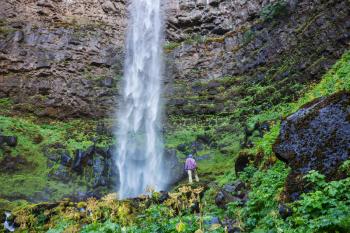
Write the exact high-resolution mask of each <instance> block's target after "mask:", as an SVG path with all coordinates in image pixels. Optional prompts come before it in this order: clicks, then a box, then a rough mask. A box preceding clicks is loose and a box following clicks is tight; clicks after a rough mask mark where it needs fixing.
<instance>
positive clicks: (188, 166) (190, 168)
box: [185, 154, 199, 184]
mask: <svg viewBox="0 0 350 233" xmlns="http://www.w3.org/2000/svg"><path fill="white" fill-rule="evenodd" d="M185 170H186V171H187V174H188V182H189V183H190V184H192V173H194V177H195V179H196V181H197V182H199V178H198V175H197V163H196V160H194V158H193V156H192V155H191V154H190V155H188V157H187V159H186V162H185Z"/></svg>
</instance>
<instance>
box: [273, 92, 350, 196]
mask: <svg viewBox="0 0 350 233" xmlns="http://www.w3.org/2000/svg"><path fill="white" fill-rule="evenodd" d="M273 151H274V152H275V154H276V156H277V158H279V159H280V160H282V161H284V162H286V163H287V164H288V165H289V166H290V167H291V168H292V171H291V173H290V174H289V177H288V178H287V183H286V194H287V196H288V198H289V199H291V200H294V199H297V198H298V196H299V194H300V193H301V192H302V191H307V190H306V187H305V185H306V183H305V181H303V178H302V177H303V176H304V175H305V174H306V173H307V172H309V171H310V170H317V171H319V172H321V173H322V174H324V175H326V178H327V180H335V179H340V178H342V174H341V173H340V171H339V169H338V167H339V166H340V165H341V164H342V163H343V161H345V160H347V159H349V157H350V93H349V92H339V93H336V94H333V95H331V96H329V97H327V98H325V97H323V98H319V99H316V100H314V101H312V102H311V103H308V104H306V105H305V106H303V107H302V108H301V109H300V110H299V111H297V112H296V113H294V114H292V115H290V116H288V117H287V118H286V119H285V120H284V121H283V122H282V125H281V131H280V135H279V136H278V138H277V140H276V143H275V145H274V147H273Z"/></svg>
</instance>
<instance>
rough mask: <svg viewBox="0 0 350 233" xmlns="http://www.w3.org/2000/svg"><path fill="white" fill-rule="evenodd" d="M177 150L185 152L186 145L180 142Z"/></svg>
mask: <svg viewBox="0 0 350 233" xmlns="http://www.w3.org/2000/svg"><path fill="white" fill-rule="evenodd" d="M176 148H177V149H178V150H179V151H181V152H185V151H186V150H187V145H186V144H180V145H178V146H177V147H176Z"/></svg>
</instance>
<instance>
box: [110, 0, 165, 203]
mask: <svg viewBox="0 0 350 233" xmlns="http://www.w3.org/2000/svg"><path fill="white" fill-rule="evenodd" d="M129 12H130V19H129V25H128V35H127V42H126V59H125V67H124V78H123V90H122V93H121V95H122V98H121V102H120V109H119V112H118V123H119V125H118V130H117V138H118V143H119V145H118V152H117V159H116V162H117V166H118V169H119V175H120V184H119V192H118V193H119V197H120V198H127V197H135V196H137V195H139V194H143V193H145V190H146V189H147V188H148V187H150V188H153V189H156V190H160V189H163V188H164V187H165V184H166V175H164V172H163V170H164V169H163V168H162V167H163V166H162V154H163V147H162V139H161V136H160V133H159V131H160V127H161V123H160V109H161V108H160V107H161V106H160V105H161V103H160V95H161V70H162V59H161V51H162V26H163V25H162V21H161V19H162V17H161V4H160V0H133V1H132V3H131V5H130V8H129Z"/></svg>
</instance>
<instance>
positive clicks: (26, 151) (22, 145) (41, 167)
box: [0, 116, 112, 199]
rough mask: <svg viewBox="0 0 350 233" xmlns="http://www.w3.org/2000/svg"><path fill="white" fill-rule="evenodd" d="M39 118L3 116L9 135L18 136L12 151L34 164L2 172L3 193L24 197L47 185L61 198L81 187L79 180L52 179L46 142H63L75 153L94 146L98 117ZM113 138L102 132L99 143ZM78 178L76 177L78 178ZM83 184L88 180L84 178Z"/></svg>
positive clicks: (4, 125) (108, 142)
mask: <svg viewBox="0 0 350 233" xmlns="http://www.w3.org/2000/svg"><path fill="white" fill-rule="evenodd" d="M35 120H36V118H26V119H24V118H17V117H6V116H0V125H1V129H2V130H3V133H4V134H5V135H15V136H17V137H18V145H17V147H15V148H13V149H12V150H11V154H12V155H21V156H23V157H25V158H26V159H27V160H28V161H30V162H32V163H33V164H34V167H33V168H32V169H31V170H22V171H19V172H16V173H15V174H7V173H2V174H1V176H0V184H1V187H2V188H1V190H0V197H4V198H11V199H21V198H27V197H33V196H35V195H36V193H37V192H40V191H43V190H44V189H45V188H48V189H50V190H53V193H52V194H51V196H50V197H49V198H50V199H58V198H60V197H62V196H63V195H65V194H69V193H71V192H72V191H74V190H79V189H81V188H80V185H79V184H78V183H77V182H76V183H74V182H71V183H69V184H62V183H60V182H56V181H52V180H49V179H48V174H49V172H50V170H51V169H49V168H48V167H47V158H46V157H45V155H44V149H45V147H46V146H48V145H51V144H55V143H60V144H62V145H63V146H64V147H66V148H67V150H68V151H69V153H70V154H71V155H74V151H75V150H76V149H86V148H87V147H89V146H91V145H92V144H93V142H92V141H91V139H92V138H94V137H96V136H97V135H96V131H95V125H96V122H95V121H84V120H72V121H69V122H60V121H52V122H49V123H45V124H43V123H36V122H35ZM38 135H40V137H41V138H42V141H41V142H40V143H39V144H38V142H37V140H36V138H37V137H38ZM111 143H112V141H111V138H109V137H105V136H100V138H99V143H98V145H100V146H102V145H108V144H111ZM74 180H76V178H75V179H74ZM81 182H82V184H84V183H85V182H86V181H85V180H84V179H82V180H81Z"/></svg>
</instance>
